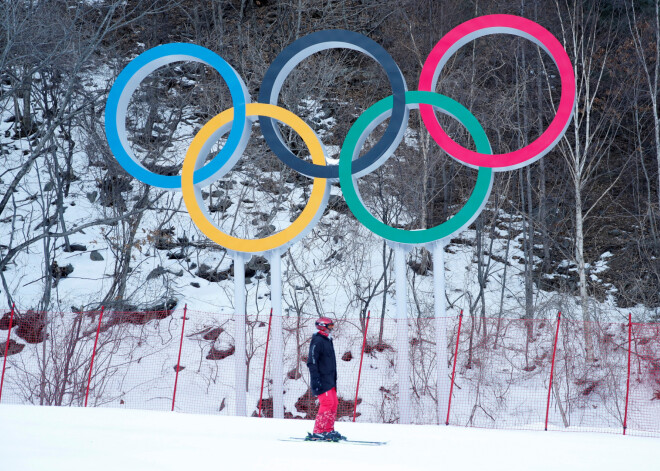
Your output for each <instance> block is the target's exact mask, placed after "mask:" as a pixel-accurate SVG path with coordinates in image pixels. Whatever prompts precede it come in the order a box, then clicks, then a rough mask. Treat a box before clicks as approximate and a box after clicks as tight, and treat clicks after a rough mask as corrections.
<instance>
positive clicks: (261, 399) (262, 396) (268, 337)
mask: <svg viewBox="0 0 660 471" xmlns="http://www.w3.org/2000/svg"><path fill="white" fill-rule="evenodd" d="M272 322H273V308H272V307H271V308H270V316H269V317H268V333H266V354H265V355H264V370H263V373H262V374H261V392H260V393H259V417H261V409H262V407H261V402H262V401H263V398H264V381H265V380H266V359H268V342H269V340H270V326H271V324H272Z"/></svg>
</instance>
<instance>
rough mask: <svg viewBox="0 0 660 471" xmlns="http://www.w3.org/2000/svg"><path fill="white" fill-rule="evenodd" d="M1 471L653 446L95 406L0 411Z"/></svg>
mask: <svg viewBox="0 0 660 471" xmlns="http://www.w3.org/2000/svg"><path fill="white" fill-rule="evenodd" d="M0 424H2V430H3V436H2V439H0V469H2V470H8V471H9V470H12V471H80V470H90V471H105V470H108V471H110V470H112V471H117V470H122V471H130V470H140V471H147V470H158V471H170V470H172V471H175V470H176V471H191V470H195V471H198V470H199V471H201V470H259V471H265V470H268V471H280V470H281V471H296V470H306V471H308V470H322V471H349V470H361V471H362V470H379V471H386V470H427V469H428V470H431V469H433V470H447V471H449V470H461V471H470V470H479V471H482V470H488V471H496V470H507V471H514V470H532V471H535V470H539V471H545V470H548V471H549V470H553V471H557V470H561V471H569V470H580V471H589V470H599V471H607V470H617V471H620V470H622V469H629V470H636V471H645V470H657V469H660V465H658V453H657V450H658V445H659V442H658V439H657V438H646V437H631V436H622V435H613V434H599V433H586V432H585V433H579V432H538V431H530V432H524V431H503V430H484V429H474V428H464V427H452V426H450V427H445V426H429V425H426V426H422V425H383V424H364V423H356V424H353V423H346V422H340V423H338V424H337V429H338V430H340V431H341V432H342V433H343V434H345V435H347V436H348V437H349V438H352V439H356V440H359V439H363V440H387V441H388V442H389V443H388V444H387V445H384V446H380V447H371V446H360V445H351V444H342V443H338V444H335V443H313V442H312V443H309V442H300V443H296V442H284V441H279V440H278V439H279V438H283V437H290V436H304V434H305V433H306V432H307V431H310V430H311V428H312V422H311V421H305V420H277V419H258V418H246V417H227V416H217V415H216V416H212V415H194V414H180V413H176V412H154V411H142V410H117V409H103V408H94V409H92V408H88V409H83V408H70V407H37V406H18V405H0Z"/></svg>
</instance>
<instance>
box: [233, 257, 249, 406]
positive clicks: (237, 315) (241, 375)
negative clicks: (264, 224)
mask: <svg viewBox="0 0 660 471" xmlns="http://www.w3.org/2000/svg"><path fill="white" fill-rule="evenodd" d="M245 257H246V256H245V254H243V253H235V254H234V306H235V307H234V327H235V332H234V343H235V349H236V350H235V354H234V373H235V379H234V385H235V391H236V415H237V416H245V415H246V408H245V402H246V399H245V389H246V386H247V364H246V354H245V317H246V312H245Z"/></svg>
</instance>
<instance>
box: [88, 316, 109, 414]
mask: <svg viewBox="0 0 660 471" xmlns="http://www.w3.org/2000/svg"><path fill="white" fill-rule="evenodd" d="M104 309H105V306H101V315H99V326H98V328H97V329H96V339H95V340H94V350H92V361H91V362H90V363H89V378H87V392H86V393H85V407H87V398H88V397H89V385H90V383H91V382H92V369H93V368H94V356H95V355H96V344H97V343H98V341H99V334H100V333H101V319H103V311H104Z"/></svg>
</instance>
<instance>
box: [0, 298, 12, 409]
mask: <svg viewBox="0 0 660 471" xmlns="http://www.w3.org/2000/svg"><path fill="white" fill-rule="evenodd" d="M14 306H15V305H14V304H13V303H12V305H11V315H10V316H9V329H8V330H7V343H6V344H5V358H4V360H3V361H2V377H0V399H2V385H3V384H4V382H5V367H6V366H7V353H8V352H9V337H10V336H11V328H12V322H13V321H14Z"/></svg>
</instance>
